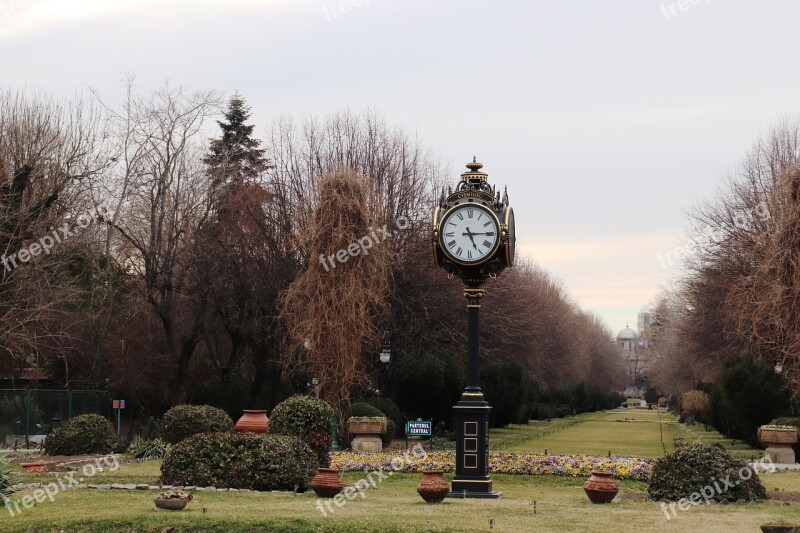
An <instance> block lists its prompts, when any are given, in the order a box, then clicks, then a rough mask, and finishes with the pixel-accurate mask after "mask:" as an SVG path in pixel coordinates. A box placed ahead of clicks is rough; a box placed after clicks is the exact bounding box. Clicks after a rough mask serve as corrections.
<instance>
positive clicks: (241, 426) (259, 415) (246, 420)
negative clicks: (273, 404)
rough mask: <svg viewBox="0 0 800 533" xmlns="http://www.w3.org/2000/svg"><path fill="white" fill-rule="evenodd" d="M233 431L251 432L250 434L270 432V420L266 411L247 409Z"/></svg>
mask: <svg viewBox="0 0 800 533" xmlns="http://www.w3.org/2000/svg"><path fill="white" fill-rule="evenodd" d="M233 429H235V430H236V431H239V432H245V431H249V432H250V433H267V432H269V418H267V412H266V411H248V410H247V409H245V411H244V414H243V415H242V418H240V419H239V421H238V422H236V425H235V426H233Z"/></svg>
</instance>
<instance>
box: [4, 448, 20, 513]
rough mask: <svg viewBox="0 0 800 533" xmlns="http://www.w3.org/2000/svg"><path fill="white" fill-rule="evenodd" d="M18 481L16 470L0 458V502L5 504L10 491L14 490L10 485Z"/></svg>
mask: <svg viewBox="0 0 800 533" xmlns="http://www.w3.org/2000/svg"><path fill="white" fill-rule="evenodd" d="M18 482H19V480H18V479H17V475H16V472H14V470H13V469H12V468H11V465H10V464H8V463H7V462H5V461H3V460H2V459H0V503H2V505H3V506H5V504H6V500H7V499H8V498H9V497H10V496H11V493H13V492H14V489H12V488H11V487H13V486H14V485H15V484H17V483H18Z"/></svg>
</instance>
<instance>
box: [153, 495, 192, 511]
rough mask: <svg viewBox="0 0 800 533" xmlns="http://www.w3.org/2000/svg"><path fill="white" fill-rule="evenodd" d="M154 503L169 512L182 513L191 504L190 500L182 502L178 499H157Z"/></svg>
mask: <svg viewBox="0 0 800 533" xmlns="http://www.w3.org/2000/svg"><path fill="white" fill-rule="evenodd" d="M153 502H154V503H155V505H156V507H158V508H159V509H166V510H167V511H182V510H183V509H184V508H185V507H186V505H187V504H188V503H189V500H181V499H178V498H170V499H169V500H162V499H160V498H156V499H155V500H153Z"/></svg>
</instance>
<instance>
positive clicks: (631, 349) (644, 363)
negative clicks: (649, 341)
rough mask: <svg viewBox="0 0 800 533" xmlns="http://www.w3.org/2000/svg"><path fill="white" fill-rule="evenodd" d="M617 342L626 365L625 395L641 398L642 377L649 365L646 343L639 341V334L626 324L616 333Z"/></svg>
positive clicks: (642, 392)
mask: <svg viewBox="0 0 800 533" xmlns="http://www.w3.org/2000/svg"><path fill="white" fill-rule="evenodd" d="M617 344H618V345H619V347H620V350H621V351H622V356H623V357H624V358H625V363H626V365H627V367H628V379H629V382H628V388H627V389H625V395H626V396H628V397H629V398H641V397H642V396H643V394H644V390H643V387H642V378H643V377H644V374H645V373H646V372H647V369H648V367H649V366H650V365H649V354H648V350H647V345H646V343H642V342H639V335H638V334H637V333H636V332H635V331H633V330H632V329H631V328H630V327H629V326H628V325H625V329H622V330H620V332H619V333H617Z"/></svg>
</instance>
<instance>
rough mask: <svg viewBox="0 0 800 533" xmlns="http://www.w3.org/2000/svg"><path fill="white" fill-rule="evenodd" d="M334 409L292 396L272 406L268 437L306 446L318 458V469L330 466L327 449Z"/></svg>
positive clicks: (323, 403) (314, 400) (301, 397)
mask: <svg viewBox="0 0 800 533" xmlns="http://www.w3.org/2000/svg"><path fill="white" fill-rule="evenodd" d="M331 418H333V408H332V407H331V406H330V405H328V404H327V403H326V402H324V401H322V400H318V399H316V398H311V397H310V396H292V397H291V398H287V399H286V400H284V401H282V402H281V403H279V404H278V405H276V406H275V409H273V411H272V417H271V418H270V420H269V428H270V432H271V433H276V434H278V435H290V436H292V437H297V438H299V439H300V440H302V441H303V442H305V443H306V444H307V445H308V447H309V448H311V449H312V450H313V451H314V453H315V454H316V455H317V460H318V463H319V466H321V467H323V468H324V467H327V466H328V465H329V464H330V455H329V453H328V452H329V449H330V447H331V441H332V440H333V435H332V434H331Z"/></svg>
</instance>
